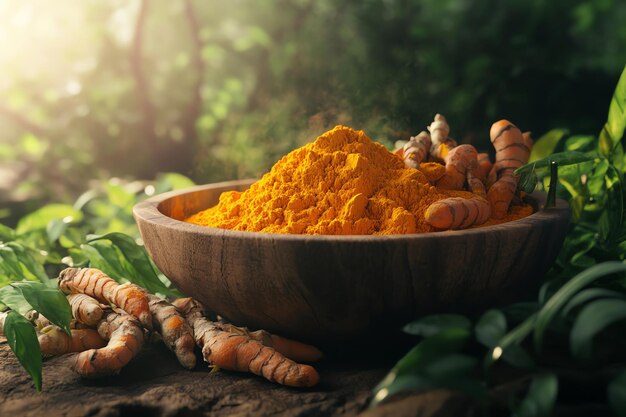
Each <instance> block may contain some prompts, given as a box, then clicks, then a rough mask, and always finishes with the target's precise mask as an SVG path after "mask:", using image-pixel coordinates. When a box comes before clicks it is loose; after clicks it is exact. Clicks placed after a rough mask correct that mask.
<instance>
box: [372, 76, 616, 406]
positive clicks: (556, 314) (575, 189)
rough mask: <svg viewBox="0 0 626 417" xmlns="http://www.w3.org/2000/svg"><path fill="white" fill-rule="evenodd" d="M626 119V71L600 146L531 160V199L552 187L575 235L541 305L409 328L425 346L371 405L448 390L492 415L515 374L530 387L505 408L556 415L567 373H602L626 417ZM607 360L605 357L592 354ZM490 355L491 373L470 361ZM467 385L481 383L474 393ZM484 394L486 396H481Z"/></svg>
mask: <svg viewBox="0 0 626 417" xmlns="http://www.w3.org/2000/svg"><path fill="white" fill-rule="evenodd" d="M625 110H626V68H624V71H623V73H622V76H621V78H620V80H619V82H618V85H617V88H616V90H615V93H614V95H613V98H612V100H611V104H610V108H609V115H608V120H607V123H606V124H605V126H604V127H603V128H602V130H601V132H600V134H599V136H598V137H597V138H596V137H592V136H589V135H571V136H570V134H569V131H567V130H566V129H555V130H552V131H550V132H548V133H547V134H545V135H544V136H542V137H541V138H540V139H539V140H538V141H537V142H536V144H535V147H534V149H533V152H532V155H531V161H530V162H529V163H528V164H527V165H525V166H523V167H521V168H519V169H518V170H517V171H516V172H517V173H518V174H519V175H520V182H519V187H520V189H522V190H523V191H526V192H532V191H533V190H534V189H535V188H536V187H539V188H540V189H546V188H549V191H548V198H547V201H546V204H545V207H544V208H543V209H549V207H550V206H552V205H554V199H555V197H556V196H557V195H558V196H559V197H561V198H565V199H567V201H568V202H569V203H570V207H571V209H572V223H571V226H570V230H569V233H568V235H567V238H566V240H565V242H564V244H563V248H562V250H561V253H560V254H559V257H558V260H557V262H556V264H555V265H554V267H553V268H552V270H551V271H550V272H549V273H548V274H547V276H546V277H545V282H544V285H543V286H542V288H541V290H540V291H539V294H538V300H537V302H525V303H520V304H516V305H512V306H509V307H506V308H503V309H502V310H489V311H487V312H485V313H483V314H482V315H481V316H479V317H477V318H473V319H472V318H471V317H463V316H458V315H438V316H429V317H424V318H421V319H419V320H417V321H415V322H413V323H410V324H408V325H406V326H405V327H404V331H405V332H407V333H409V334H413V335H417V336H420V337H423V340H422V341H421V342H419V343H418V345H417V346H416V347H415V348H414V349H413V350H411V351H410V352H409V353H407V355H406V356H405V357H404V358H402V359H401V360H400V361H399V362H398V364H397V365H396V366H395V367H394V368H393V369H392V370H391V371H390V372H389V374H388V375H387V377H386V378H385V379H383V381H381V383H380V384H379V385H378V386H377V387H376V389H375V391H374V399H373V401H372V403H371V404H372V405H376V404H378V403H379V402H380V401H383V400H385V399H386V398H388V397H389V396H391V395H392V394H394V393H397V392H401V391H406V390H428V389H433V388H446V389H450V390H456V391H460V392H463V393H465V394H467V395H469V396H471V397H473V398H478V399H479V400H480V402H479V405H480V406H481V407H482V408H483V409H486V410H489V409H491V408H494V407H495V408H496V409H497V408H498V407H499V406H501V405H502V401H501V399H500V398H498V392H500V391H499V390H498V389H497V388H498V387H497V386H496V385H495V383H494V381H493V380H494V378H493V374H494V372H495V373H497V370H498V369H500V368H502V367H503V366H505V365H506V366H508V367H512V368H514V369H518V372H522V373H523V375H525V376H524V379H523V380H522V382H523V384H521V386H522V387H524V388H522V389H518V390H517V391H516V392H514V393H513V394H512V395H509V397H508V399H507V400H506V401H504V402H505V403H506V404H507V405H508V408H509V410H510V412H511V413H512V415H514V416H548V415H551V413H552V410H553V408H554V407H555V404H556V400H557V395H558V393H559V380H560V379H562V378H566V377H567V375H568V374H567V372H563V369H564V367H565V368H566V369H568V367H569V369H571V370H572V371H571V372H575V370H577V369H580V368H581V367H582V369H584V367H585V366H591V365H593V366H595V367H603V366H607V367H610V368H611V369H612V370H613V375H614V376H613V377H612V378H610V379H607V380H605V381H604V382H605V384H606V400H605V401H606V402H608V404H609V405H610V406H611V407H612V409H613V411H614V412H615V413H617V414H619V415H622V414H623V413H624V410H626V388H625V387H626V382H625V381H626V376H625V375H626V362H624V360H623V355H621V353H622V352H623V348H624V345H625V344H626V341H624V337H623V332H624V329H625V328H626V263H625V261H624V259H625V258H626V222H625V221H624V201H625V199H626V194H625V193H624V189H623V183H624V174H625V172H626V170H625V169H626V167H625V164H624V151H623V145H622V137H623V135H624V130H625V128H626V112H625ZM557 172H558V176H557ZM557 183H558V185H559V186H558V187H557ZM470 323H473V326H472V325H470ZM451 335H456V338H452V337H451ZM531 335H532V337H531ZM530 339H532V343H531V340H530ZM598 351H601V352H602V354H601V355H599V354H597V355H594V354H593V353H594V352H598ZM427 354H428V355H430V356H428V355H427ZM481 355H482V357H483V360H482V366H479V362H477V361H474V362H472V361H471V360H470V359H471V358H472V357H473V358H476V357H477V356H481ZM549 355H551V356H549ZM554 355H558V357H559V358H560V360H559V362H560V364H559V365H556V364H553V363H551V361H550V358H553V357H554ZM461 357H463V358H465V359H463V366H460V367H459V372H457V373H447V372H446V371H442V372H441V373H439V372H437V371H435V372H434V373H433V372H430V373H429V372H427V371H425V369H426V367H425V365H424V364H423V361H430V362H433V361H434V362H437V363H439V362H441V363H443V362H445V361H446V360H448V361H450V362H449V364H450V367H455V366H456V365H455V364H458V363H460V362H459V360H458V358H461ZM436 369H437V368H436ZM442 369H446V367H445V366H443V367H442ZM461 369H462V371H461ZM615 371H619V372H617V374H616V375H615ZM447 377H451V379H446V378H447ZM468 378H469V379H468ZM468 380H469V381H473V384H469V385H466V384H465V383H464V382H466V381H468ZM477 387H480V389H481V390H483V391H484V393H485V394H484V395H483V396H480V397H477V396H476V389H477ZM468 388H469V389H468Z"/></svg>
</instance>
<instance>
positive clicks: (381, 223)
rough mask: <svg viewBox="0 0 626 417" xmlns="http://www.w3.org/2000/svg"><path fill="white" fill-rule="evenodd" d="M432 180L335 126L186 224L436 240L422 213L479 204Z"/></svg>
mask: <svg viewBox="0 0 626 417" xmlns="http://www.w3.org/2000/svg"><path fill="white" fill-rule="evenodd" d="M424 168H426V167H424ZM430 171H431V172H433V171H434V170H432V169H431V170H430ZM440 175H441V174H440ZM433 179H434V178H433V176H431V175H425V173H424V172H422V171H421V170H417V169H414V168H410V167H406V166H405V164H404V163H403V161H402V159H401V158H399V157H398V156H397V155H394V154H392V153H391V152H389V151H388V150H387V149H385V147H384V146H383V145H381V144H379V143H376V142H373V141H372V140H371V139H369V138H368V137H367V136H366V135H365V133H364V132H363V131H355V130H352V129H350V128H348V127H345V126H337V127H335V128H334V129H332V130H330V131H328V132H326V133H324V134H323V135H321V136H320V137H318V138H317V140H315V141H314V142H312V143H310V144H308V145H305V146H304V147H302V148H299V149H296V150H294V151H292V152H291V153H289V154H287V155H286V156H284V157H283V158H282V159H281V160H280V161H278V162H277V163H276V164H275V165H274V167H273V168H272V169H271V170H270V172H268V173H267V174H265V175H264V176H263V178H261V179H260V180H259V181H257V182H256V183H254V184H252V186H251V187H250V188H249V189H248V190H246V191H244V192H237V191H229V192H224V193H222V195H221V196H220V200H219V203H218V204H217V205H216V206H214V207H211V208H209V209H207V210H204V211H201V212H199V213H196V214H194V215H192V216H190V217H189V218H187V219H185V221H187V222H189V223H194V224H198V225H203V226H210V227H217V228H223V229H232V230H241V231H250V232H265V233H290V234H311V235H366V234H367V235H370V234H373V235H388V234H404V233H423V232H431V231H435V230H437V229H435V228H434V227H433V226H432V225H431V224H429V223H428V222H427V221H426V219H425V217H424V213H425V211H426V209H427V208H428V207H429V206H430V205H431V204H432V203H434V202H436V201H439V200H443V199H446V198H450V197H461V198H466V199H471V198H477V196H475V195H474V194H472V193H470V192H467V191H458V190H443V189H440V188H437V187H436V186H434V185H432V184H431V182H430V181H433ZM509 220H512V218H504V219H501V222H504V221H509Z"/></svg>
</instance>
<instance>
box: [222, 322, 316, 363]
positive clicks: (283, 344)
mask: <svg viewBox="0 0 626 417" xmlns="http://www.w3.org/2000/svg"><path fill="white" fill-rule="evenodd" d="M219 324H220V327H222V329H224V330H225V331H229V332H231V333H237V334H242V335H246V336H248V337H250V338H251V339H254V340H256V341H259V342H261V343H262V344H263V345H265V346H267V347H271V348H274V349H276V351H277V352H279V353H281V354H283V355H284V356H286V357H287V358H289V359H291V360H293V361H296V362H317V361H319V360H320V359H321V358H322V352H321V351H320V350H319V349H318V348H316V347H315V346H311V345H307V344H306V343H302V342H298V341H297V340H291V339H288V338H286V337H281V336H277V335H275V334H271V333H270V332H268V331H266V330H256V331H254V332H251V331H249V330H248V329H247V328H246V327H237V326H234V325H232V324H230V323H219Z"/></svg>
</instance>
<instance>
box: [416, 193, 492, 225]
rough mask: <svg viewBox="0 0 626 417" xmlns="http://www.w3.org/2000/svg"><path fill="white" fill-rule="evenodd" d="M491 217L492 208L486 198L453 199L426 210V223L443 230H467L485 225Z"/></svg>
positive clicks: (440, 201) (439, 202)
mask: <svg viewBox="0 0 626 417" xmlns="http://www.w3.org/2000/svg"><path fill="white" fill-rule="evenodd" d="M490 215H491V207H490V206H489V203H488V202H487V200H485V199H484V198H480V197H477V198H471V199H466V198H461V197H451V198H446V199H443V200H439V201H437V202H435V203H433V204H431V205H430V206H429V207H428V209H426V213H425V218H426V221H427V222H428V223H429V224H430V225H431V226H433V227H435V228H437V229H442V230H449V229H466V228H468V227H470V226H474V225H479V224H483V223H484V222H486V221H487V220H488V219H489V216H490Z"/></svg>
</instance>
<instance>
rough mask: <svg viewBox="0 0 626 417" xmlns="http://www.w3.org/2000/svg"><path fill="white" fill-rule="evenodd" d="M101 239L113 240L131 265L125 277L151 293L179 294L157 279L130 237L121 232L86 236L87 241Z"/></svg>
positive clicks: (148, 261) (138, 247)
mask: <svg viewBox="0 0 626 417" xmlns="http://www.w3.org/2000/svg"><path fill="white" fill-rule="evenodd" d="M102 239H106V240H110V241H111V242H113V244H114V245H115V246H117V248H118V249H119V250H120V252H121V253H122V254H123V255H124V258H126V260H127V261H128V263H129V265H132V267H133V269H132V270H128V271H126V272H128V273H129V274H130V276H127V277H125V278H127V279H129V280H130V281H131V282H133V283H136V284H137V285H141V286H142V287H144V288H146V289H147V290H148V291H150V292H152V293H160V294H164V295H172V296H177V295H179V294H180V293H179V292H178V291H177V290H173V289H171V288H169V287H167V286H166V285H165V284H164V283H163V282H162V281H161V280H160V279H159V277H158V275H157V273H156V271H155V269H154V268H153V266H152V263H151V262H150V258H149V257H148V255H147V254H146V252H145V250H144V248H143V247H141V246H139V245H138V244H137V243H136V242H135V240H134V239H133V238H132V237H130V236H128V235H125V234H123V233H108V234H106V235H103V236H90V237H88V238H87V241H88V242H89V243H91V242H95V241H98V240H102Z"/></svg>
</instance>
